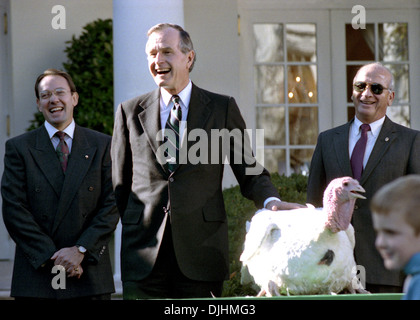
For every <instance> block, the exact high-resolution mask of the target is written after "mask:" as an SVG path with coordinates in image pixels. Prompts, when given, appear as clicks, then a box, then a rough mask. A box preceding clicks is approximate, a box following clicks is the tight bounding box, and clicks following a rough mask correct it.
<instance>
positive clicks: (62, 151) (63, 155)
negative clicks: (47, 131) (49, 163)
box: [55, 131, 69, 172]
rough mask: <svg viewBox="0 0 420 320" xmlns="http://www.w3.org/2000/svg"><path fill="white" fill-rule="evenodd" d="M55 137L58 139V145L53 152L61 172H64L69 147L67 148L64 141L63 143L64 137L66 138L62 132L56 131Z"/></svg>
mask: <svg viewBox="0 0 420 320" xmlns="http://www.w3.org/2000/svg"><path fill="white" fill-rule="evenodd" d="M55 135H56V136H57V137H58V138H59V139H60V142H59V143H58V145H57V148H56V149H55V152H57V155H58V159H59V160H60V164H61V168H62V169H63V172H66V169H67V161H68V157H69V147H68V146H67V143H66V141H64V137H65V136H66V134H65V133H64V132H63V131H57V132H56V133H55Z"/></svg>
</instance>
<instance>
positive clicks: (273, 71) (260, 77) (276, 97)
mask: <svg viewBox="0 0 420 320" xmlns="http://www.w3.org/2000/svg"><path fill="white" fill-rule="evenodd" d="M255 88H256V94H257V97H256V98H257V103H258V104H261V103H267V104H270V103H271V104H273V103H274V104H281V103H284V67H283V66H257V67H255Z"/></svg>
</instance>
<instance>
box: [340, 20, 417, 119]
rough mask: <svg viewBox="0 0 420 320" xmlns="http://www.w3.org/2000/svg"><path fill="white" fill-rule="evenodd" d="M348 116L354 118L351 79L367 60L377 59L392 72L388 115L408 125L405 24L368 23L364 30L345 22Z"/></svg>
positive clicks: (406, 37)
mask: <svg viewBox="0 0 420 320" xmlns="http://www.w3.org/2000/svg"><path fill="white" fill-rule="evenodd" d="M345 28H346V29H345V30H346V31H345V33H346V69H347V70H346V71H347V72H346V73H347V97H348V100H347V103H348V106H347V115H348V116H347V117H348V120H350V119H352V118H353V117H354V107H353V103H352V102H351V100H350V97H351V94H352V84H353V78H354V76H355V74H356V72H357V70H358V69H359V68H360V67H361V66H362V65H363V64H366V63H369V62H373V61H380V62H381V63H383V64H384V65H385V66H386V67H388V68H389V69H390V70H391V72H392V74H393V75H394V91H395V100H394V102H393V104H392V106H390V107H388V110H387V115H388V116H389V117H390V118H391V119H392V120H393V121H395V122H397V123H400V124H402V125H404V126H407V127H409V126H410V96H409V70H410V65H409V54H408V52H409V50H408V24H407V23H369V24H366V29H354V28H353V27H352V25H351V24H346V27H345Z"/></svg>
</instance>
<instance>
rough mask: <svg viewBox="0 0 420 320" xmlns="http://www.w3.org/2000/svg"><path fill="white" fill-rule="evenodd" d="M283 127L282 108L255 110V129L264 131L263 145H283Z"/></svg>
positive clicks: (283, 112)
mask: <svg viewBox="0 0 420 320" xmlns="http://www.w3.org/2000/svg"><path fill="white" fill-rule="evenodd" d="M285 127H286V126H285V111H284V107H259V108H257V129H264V145H266V146H273V145H284V144H285V143H286V138H285Z"/></svg>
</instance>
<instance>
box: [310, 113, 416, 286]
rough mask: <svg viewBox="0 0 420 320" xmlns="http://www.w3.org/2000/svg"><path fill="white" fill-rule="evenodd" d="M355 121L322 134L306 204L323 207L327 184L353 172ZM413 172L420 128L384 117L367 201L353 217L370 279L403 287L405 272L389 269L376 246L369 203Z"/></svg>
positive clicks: (367, 178)
mask: <svg viewBox="0 0 420 320" xmlns="http://www.w3.org/2000/svg"><path fill="white" fill-rule="evenodd" d="M352 122H353V120H352V121H350V122H348V123H346V124H344V125H342V126H339V127H336V128H333V129H330V130H327V131H325V132H323V133H321V134H320V135H319V137H318V142H317V145H316V148H315V152H314V154H313V158H312V162H311V167H310V173H309V181H308V194H307V202H309V203H312V204H313V205H315V206H322V197H323V192H324V190H325V188H326V187H327V185H328V183H329V182H330V181H331V180H333V179H334V178H337V177H342V176H350V177H351V176H352V175H353V174H352V169H351V165H350V159H349V158H350V157H349V130H350V125H351V123H352ZM410 173H420V132H418V131H416V130H412V129H409V128H406V127H404V126H401V125H398V124H396V123H394V122H392V121H391V120H390V119H389V118H388V117H386V118H385V121H384V124H383V126H382V129H381V131H380V133H379V136H378V139H377V141H376V143H375V146H374V148H373V150H372V153H371V155H370V157H369V160H368V162H367V164H366V167H365V169H364V171H363V174H362V177H361V179H360V184H361V185H362V186H363V188H364V189H365V190H366V193H365V194H364V196H365V197H366V200H363V199H357V201H356V205H355V208H354V213H353V218H352V224H353V226H354V229H355V236H356V247H355V258H356V262H357V264H358V265H362V266H363V267H364V268H365V270H366V282H367V283H370V284H382V285H395V286H401V285H402V281H403V276H402V274H401V273H399V272H392V271H388V270H387V269H386V268H385V267H384V264H383V260H382V258H381V256H380V254H379V253H378V251H377V250H376V248H375V232H374V229H373V223H372V217H371V212H370V209H369V203H370V200H371V199H372V197H373V195H374V194H375V192H376V191H377V190H378V189H379V188H380V187H381V186H383V185H385V184H386V183H388V182H390V181H392V180H394V179H396V178H398V177H400V176H403V175H406V174H410Z"/></svg>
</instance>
